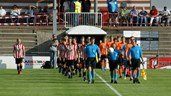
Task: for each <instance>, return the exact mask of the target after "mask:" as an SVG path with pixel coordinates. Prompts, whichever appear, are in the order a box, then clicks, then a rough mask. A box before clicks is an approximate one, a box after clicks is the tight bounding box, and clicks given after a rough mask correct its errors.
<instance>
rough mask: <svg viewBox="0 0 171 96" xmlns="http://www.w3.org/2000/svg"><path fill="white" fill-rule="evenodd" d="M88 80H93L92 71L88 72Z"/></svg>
mask: <svg viewBox="0 0 171 96" xmlns="http://www.w3.org/2000/svg"><path fill="white" fill-rule="evenodd" d="M88 80H91V72H88Z"/></svg>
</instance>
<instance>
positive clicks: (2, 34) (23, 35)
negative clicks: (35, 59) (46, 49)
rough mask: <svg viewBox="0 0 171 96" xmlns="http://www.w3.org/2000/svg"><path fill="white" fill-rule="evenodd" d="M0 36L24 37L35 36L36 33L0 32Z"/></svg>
mask: <svg viewBox="0 0 171 96" xmlns="http://www.w3.org/2000/svg"><path fill="white" fill-rule="evenodd" d="M1 37H4V38H5V37H13V38H21V37H22V38H24V37H27V38H28V37H35V38H37V34H36V33H22V34H20V33H0V38H1Z"/></svg>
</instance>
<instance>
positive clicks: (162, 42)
mask: <svg viewBox="0 0 171 96" xmlns="http://www.w3.org/2000/svg"><path fill="white" fill-rule="evenodd" d="M159 45H160V46H162V45H171V41H160V42H159Z"/></svg>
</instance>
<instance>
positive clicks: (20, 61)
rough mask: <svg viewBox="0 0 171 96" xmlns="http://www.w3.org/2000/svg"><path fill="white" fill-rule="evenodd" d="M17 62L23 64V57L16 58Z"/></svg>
mask: <svg viewBox="0 0 171 96" xmlns="http://www.w3.org/2000/svg"><path fill="white" fill-rule="evenodd" d="M15 63H16V64H21V63H23V58H16V59H15Z"/></svg>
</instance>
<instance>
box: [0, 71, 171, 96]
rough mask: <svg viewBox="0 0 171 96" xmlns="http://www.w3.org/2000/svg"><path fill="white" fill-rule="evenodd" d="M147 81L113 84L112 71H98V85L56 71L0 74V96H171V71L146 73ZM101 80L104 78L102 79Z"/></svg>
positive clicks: (119, 80) (119, 81)
mask: <svg viewBox="0 0 171 96" xmlns="http://www.w3.org/2000/svg"><path fill="white" fill-rule="evenodd" d="M146 71H147V79H148V80H146V81H145V80H143V79H142V77H140V81H141V84H133V83H132V81H129V78H127V79H126V80H124V79H123V78H122V79H120V78H118V84H114V83H113V84H111V83H110V78H109V77H110V76H109V71H108V70H107V71H101V70H99V69H98V70H96V73H97V75H98V76H97V75H96V78H95V84H88V83H87V82H85V81H83V78H80V77H78V76H74V77H73V78H72V79H69V78H67V77H65V76H63V75H61V74H60V73H58V70H56V69H40V70H36V69H34V70H33V69H32V70H23V74H22V75H17V74H16V70H0V96H171V70H167V69H163V70H146ZM99 77H102V78H99Z"/></svg>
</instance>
